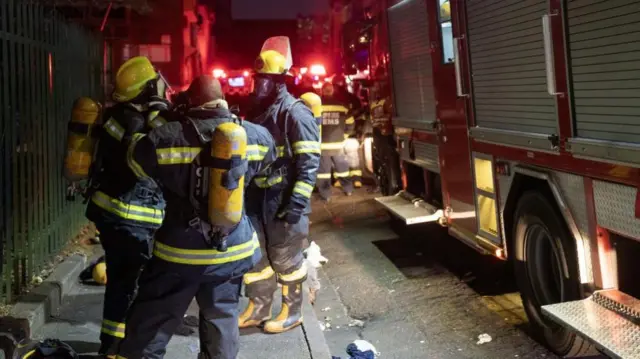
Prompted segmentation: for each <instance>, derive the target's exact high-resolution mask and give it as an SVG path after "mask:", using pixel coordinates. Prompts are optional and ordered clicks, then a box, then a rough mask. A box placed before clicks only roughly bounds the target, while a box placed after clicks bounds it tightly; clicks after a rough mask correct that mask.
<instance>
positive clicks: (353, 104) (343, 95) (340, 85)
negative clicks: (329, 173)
mask: <svg viewBox="0 0 640 359" xmlns="http://www.w3.org/2000/svg"><path fill="white" fill-rule="evenodd" d="M331 83H332V84H333V86H334V91H335V97H336V98H338V99H339V100H340V101H341V102H342V103H346V104H348V108H349V113H350V116H351V117H353V118H354V120H355V122H354V130H353V133H352V134H350V136H349V137H350V138H349V139H348V140H346V141H345V154H346V156H347V161H348V162H349V179H350V180H351V183H353V187H355V188H360V187H362V169H361V167H360V152H359V148H360V143H359V141H358V137H359V135H360V134H361V133H360V132H361V128H362V126H361V125H362V122H363V119H362V116H363V115H364V109H363V107H362V101H360V99H359V98H358V96H356V95H354V94H352V93H351V92H349V89H348V88H347V80H346V78H345V77H344V75H341V74H337V75H335V76H334V77H333V79H332V80H331ZM335 185H336V186H339V185H340V181H336V182H335Z"/></svg>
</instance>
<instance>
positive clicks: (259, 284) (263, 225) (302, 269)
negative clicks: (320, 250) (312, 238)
mask: <svg viewBox="0 0 640 359" xmlns="http://www.w3.org/2000/svg"><path fill="white" fill-rule="evenodd" d="M250 218H251V224H252V225H253V228H254V229H255V230H256V232H257V233H258V239H259V240H260V249H261V250H262V259H261V260H260V261H259V262H258V264H256V266H255V267H254V268H253V269H251V271H249V273H247V275H246V276H245V278H244V283H245V294H246V296H247V297H249V298H255V297H270V296H273V294H274V293H275V291H276V290H277V289H278V285H277V283H278V282H280V283H282V284H298V283H302V282H304V281H305V280H306V279H307V267H306V263H305V260H304V255H303V253H302V250H303V249H304V248H305V243H306V241H307V236H308V234H309V217H308V216H307V215H303V216H302V217H301V218H300V222H298V223H296V224H287V223H286V222H284V221H282V220H274V219H272V220H264V219H263V216H261V215H255V216H250ZM270 218H273V217H270Z"/></svg>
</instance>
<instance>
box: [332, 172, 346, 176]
mask: <svg viewBox="0 0 640 359" xmlns="http://www.w3.org/2000/svg"><path fill="white" fill-rule="evenodd" d="M333 175H334V176H336V177H349V172H334V173H333Z"/></svg>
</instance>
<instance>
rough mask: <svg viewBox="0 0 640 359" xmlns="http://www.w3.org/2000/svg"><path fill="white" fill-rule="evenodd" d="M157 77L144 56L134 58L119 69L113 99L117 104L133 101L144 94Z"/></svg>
mask: <svg viewBox="0 0 640 359" xmlns="http://www.w3.org/2000/svg"><path fill="white" fill-rule="evenodd" d="M157 77H158V74H157V73H156V70H155V69H154V68H153V65H152V64H151V61H149V59H147V58H146V57H144V56H137V57H133V58H131V59H129V60H127V61H126V62H125V63H124V64H122V66H120V68H119V69H118V73H117V74H116V89H115V91H114V92H113V99H114V100H115V101H116V102H127V101H131V100H133V99H134V98H136V97H138V95H140V94H141V93H142V91H143V90H144V88H145V86H146V85H147V83H148V82H149V81H151V80H154V79H156V78H157Z"/></svg>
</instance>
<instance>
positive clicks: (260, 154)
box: [247, 145, 269, 161]
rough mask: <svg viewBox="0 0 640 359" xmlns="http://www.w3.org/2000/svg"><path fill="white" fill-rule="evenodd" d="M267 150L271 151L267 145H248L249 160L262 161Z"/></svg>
mask: <svg viewBox="0 0 640 359" xmlns="http://www.w3.org/2000/svg"><path fill="white" fill-rule="evenodd" d="M267 152H269V148H268V147H266V146H260V145H247V160H248V161H262V160H264V156H265V155H266V154H267Z"/></svg>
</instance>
